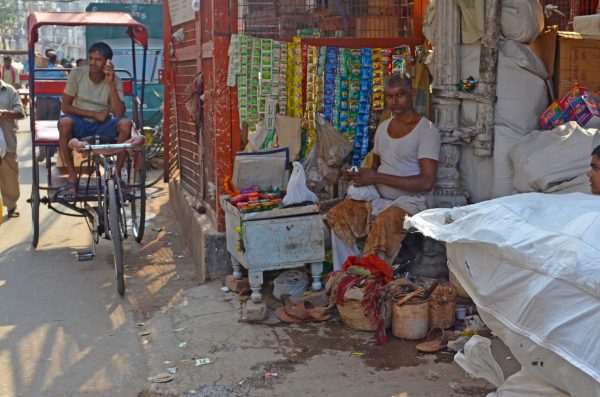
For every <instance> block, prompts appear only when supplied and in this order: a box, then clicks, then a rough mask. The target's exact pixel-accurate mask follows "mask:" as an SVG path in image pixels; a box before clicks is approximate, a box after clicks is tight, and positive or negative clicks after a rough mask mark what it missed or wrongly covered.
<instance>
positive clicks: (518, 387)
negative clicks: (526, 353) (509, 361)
mask: <svg viewBox="0 0 600 397" xmlns="http://www.w3.org/2000/svg"><path fill="white" fill-rule="evenodd" d="M534 396H535V397H569V396H568V395H567V394H565V393H563V392H562V391H560V390H558V389H557V388H555V387H554V386H552V385H551V384H550V383H548V382H545V381H543V380H541V379H539V378H537V377H535V376H533V375H532V374H530V373H529V372H527V371H526V370H524V369H521V370H520V371H519V372H517V373H515V374H514V375H511V376H509V377H508V378H506V381H504V383H503V384H502V385H501V386H500V387H499V388H498V390H496V391H495V392H493V393H489V394H488V395H487V396H486V397H534Z"/></svg>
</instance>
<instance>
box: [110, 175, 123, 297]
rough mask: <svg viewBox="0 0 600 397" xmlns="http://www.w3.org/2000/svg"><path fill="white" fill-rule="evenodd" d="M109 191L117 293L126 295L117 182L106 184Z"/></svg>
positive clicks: (111, 181) (111, 237)
mask: <svg viewBox="0 0 600 397" xmlns="http://www.w3.org/2000/svg"><path fill="white" fill-rule="evenodd" d="M106 188H107V190H108V218H109V219H108V230H110V239H111V240H112V243H113V250H114V260H115V274H116V276H117V291H119V295H123V294H124V293H125V277H124V275H123V236H122V231H121V220H120V219H119V218H120V217H121V213H120V212H119V202H118V201H117V193H116V191H115V181H113V180H112V179H109V180H108V181H107V182H106Z"/></svg>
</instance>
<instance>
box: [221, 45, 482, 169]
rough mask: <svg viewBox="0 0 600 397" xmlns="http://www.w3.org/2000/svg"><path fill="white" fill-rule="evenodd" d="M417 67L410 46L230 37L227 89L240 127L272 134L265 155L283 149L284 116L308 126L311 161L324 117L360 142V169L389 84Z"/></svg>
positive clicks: (356, 153) (356, 160) (357, 150)
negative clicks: (278, 120) (279, 117)
mask: <svg viewBox="0 0 600 397" xmlns="http://www.w3.org/2000/svg"><path fill="white" fill-rule="evenodd" d="M413 65H414V57H413V56H412V53H411V50H410V47H409V46H399V47H395V48H393V49H390V48H374V49H370V48H363V49H348V48H338V47H315V46H308V45H306V44H305V43H303V42H302V39H301V38H300V37H295V38H294V39H293V41H292V42H289V43H285V42H278V41H273V40H271V39H257V38H253V37H250V36H244V35H232V39H231V44H230V48H229V66H228V73H227V85H228V86H235V85H237V88H238V107H239V115H240V123H247V124H248V126H249V129H250V130H251V131H253V130H254V129H255V127H256V124H257V123H259V122H264V127H265V128H266V129H267V130H268V134H267V138H266V139H265V141H264V142H263V145H262V146H261V149H268V148H270V147H272V146H274V145H275V146H276V145H277V136H276V132H275V115H276V113H279V114H286V115H288V116H291V117H300V118H302V119H303V128H304V130H305V131H306V132H307V142H306V143H307V150H306V153H309V152H310V149H311V148H312V146H313V145H314V142H315V141H316V115H317V113H322V114H323V116H324V119H325V120H326V121H327V122H329V123H331V124H332V125H333V126H334V127H335V128H336V129H337V130H338V131H340V133H341V134H342V135H343V136H344V137H345V138H346V139H348V140H350V141H353V142H354V150H353V155H352V163H353V164H354V165H358V164H360V162H362V160H363V159H364V157H365V155H366V153H367V150H368V147H369V129H372V128H373V127H374V126H376V124H377V123H376V121H377V120H378V114H379V113H380V112H381V111H382V110H383V108H384V93H383V81H384V78H385V76H387V75H389V74H390V73H393V72H406V71H408V72H412V68H413ZM462 83H463V84H462V85H463V88H465V89H469V87H470V86H469V85H468V84H466V82H465V81H463V82H462ZM476 83H477V82H474V84H476ZM370 123H371V124H372V125H369V124H370Z"/></svg>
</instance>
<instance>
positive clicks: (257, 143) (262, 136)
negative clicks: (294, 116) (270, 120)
mask: <svg viewBox="0 0 600 397" xmlns="http://www.w3.org/2000/svg"><path fill="white" fill-rule="evenodd" d="M269 132H270V131H269V130H268V129H267V127H266V126H265V122H264V121H260V122H258V123H256V128H255V129H254V131H250V132H248V143H249V144H250V146H251V147H252V151H253V152H258V151H259V150H260V149H261V147H262V146H263V143H265V140H266V139H267V137H268V135H269Z"/></svg>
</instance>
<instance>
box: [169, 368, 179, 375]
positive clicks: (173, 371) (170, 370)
mask: <svg viewBox="0 0 600 397" xmlns="http://www.w3.org/2000/svg"><path fill="white" fill-rule="evenodd" d="M167 372H169V373H171V374H175V373H177V367H170V368H167Z"/></svg>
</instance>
